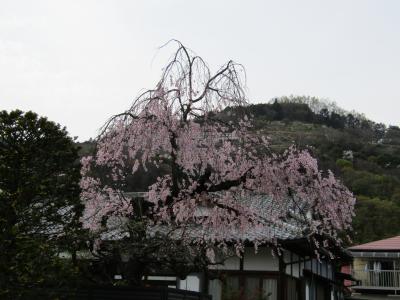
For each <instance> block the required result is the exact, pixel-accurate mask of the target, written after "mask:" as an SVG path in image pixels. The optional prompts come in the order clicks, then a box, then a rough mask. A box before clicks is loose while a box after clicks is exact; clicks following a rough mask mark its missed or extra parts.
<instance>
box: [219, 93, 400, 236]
mask: <svg viewBox="0 0 400 300" xmlns="http://www.w3.org/2000/svg"><path fill="white" fill-rule="evenodd" d="M243 113H245V114H250V115H252V116H253V118H254V124H255V130H256V131H257V132H260V133H264V134H267V135H268V136H269V137H270V138H271V146H272V148H274V149H275V150H276V151H281V150H282V149H285V148H287V147H288V146H290V145H292V144H295V145H296V146H297V147H299V148H307V149H309V150H310V151H311V152H312V153H313V155H314V156H316V157H317V158H318V160H319V164H320V166H321V168H322V169H324V170H327V169H330V170H332V171H333V172H334V173H335V174H336V175H337V176H338V177H339V178H341V180H342V181H343V182H344V183H345V184H346V186H348V187H349V188H350V190H351V191H353V193H354V194H355V195H356V198H357V204H356V217H355V218H354V223H353V226H354V232H353V241H354V243H364V242H368V241H373V240H377V239H382V238H386V237H391V236H394V235H397V234H400V128H399V127H396V126H389V127H387V126H385V125H383V124H379V123H375V122H373V121H371V120H368V119H367V118H365V117H364V116H363V115H361V114H358V113H355V112H346V111H344V110H342V109H340V108H338V107H337V106H336V105H334V104H331V103H324V102H320V101H318V100H317V99H315V98H308V97H297V98H287V97H285V98H281V99H275V100H273V101H271V102H270V103H267V104H256V105H250V106H248V107H246V108H244V109H241V110H240V114H243ZM233 115H236V113H235V112H233V111H232V110H231V109H227V110H225V111H224V112H223V113H222V117H223V118H227V119H232V116H233Z"/></svg>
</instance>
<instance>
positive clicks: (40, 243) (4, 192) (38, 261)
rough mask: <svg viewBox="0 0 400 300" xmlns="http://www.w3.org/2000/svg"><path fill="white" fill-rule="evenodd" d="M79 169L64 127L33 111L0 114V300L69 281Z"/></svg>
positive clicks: (75, 241)
mask: <svg viewBox="0 0 400 300" xmlns="http://www.w3.org/2000/svg"><path fill="white" fill-rule="evenodd" d="M79 170H80V163H79V160H78V154H77V148H76V147H75V145H74V142H73V139H71V138H70V137H69V136H68V134H67V131H66V130H65V128H61V127H60V125H58V124H55V123H53V122H50V121H48V120H47V119H46V118H43V117H39V116H38V115H37V114H35V113H33V112H26V113H23V112H22V111H20V110H15V111H12V112H9V113H8V112H7V111H1V112H0V253H1V255H0V298H16V297H17V294H16V293H18V292H20V291H22V290H24V289H25V290H26V289H27V288H30V287H35V286H38V285H42V284H62V283H63V280H70V279H71V278H70V277H69V275H71V273H68V272H67V269H66V268H67V266H68V265H69V264H70V262H75V255H74V253H75V251H76V249H78V247H79V245H78V244H79V238H78V236H79V234H80V231H81V229H80V221H79V218H80V216H81V210H82V207H81V204H80V199H79V193H80V189H79V184H78V183H79V178H80V173H79V172H80V171H79ZM61 253H69V254H72V260H62V259H60V254H61ZM71 269H73V268H71ZM67 273H68V274H67Z"/></svg>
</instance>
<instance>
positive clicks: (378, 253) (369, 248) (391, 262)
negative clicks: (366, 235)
mask: <svg viewBox="0 0 400 300" xmlns="http://www.w3.org/2000/svg"><path fill="white" fill-rule="evenodd" d="M348 250H349V251H350V252H351V254H352V255H353V257H354V261H353V264H352V266H351V271H352V274H353V276H354V277H355V278H356V279H357V280H358V282H357V284H356V285H355V286H353V287H352V289H353V290H354V292H355V293H357V299H370V298H368V297H369V296H371V295H381V298H379V299H385V298H384V296H385V295H400V235H399V236H395V237H392V238H388V239H383V240H379V241H374V242H370V243H366V244H362V245H358V246H354V247H350V248H349V249H348ZM363 297H365V298H363ZM374 299H375V298H374ZM376 299H378V298H376Z"/></svg>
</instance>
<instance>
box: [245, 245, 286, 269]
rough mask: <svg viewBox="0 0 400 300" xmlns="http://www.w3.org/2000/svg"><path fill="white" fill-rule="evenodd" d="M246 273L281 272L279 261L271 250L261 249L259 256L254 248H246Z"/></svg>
mask: <svg viewBox="0 0 400 300" xmlns="http://www.w3.org/2000/svg"><path fill="white" fill-rule="evenodd" d="M243 270H244V271H279V259H278V257H274V256H273V255H272V253H271V249H270V248H265V247H261V248H259V249H258V252H257V254H256V253H255V251H254V248H250V247H249V248H246V249H245V254H244V261H243Z"/></svg>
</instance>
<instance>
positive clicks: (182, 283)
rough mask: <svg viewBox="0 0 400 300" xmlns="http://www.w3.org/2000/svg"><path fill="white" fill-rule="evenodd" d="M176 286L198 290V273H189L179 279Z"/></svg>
mask: <svg viewBox="0 0 400 300" xmlns="http://www.w3.org/2000/svg"><path fill="white" fill-rule="evenodd" d="M177 287H178V289H181V290H187V291H193V292H200V275H199V274H190V275H188V276H187V277H186V279H179V280H178V284H177Z"/></svg>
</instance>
